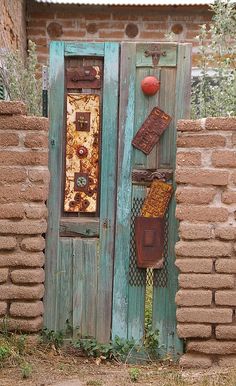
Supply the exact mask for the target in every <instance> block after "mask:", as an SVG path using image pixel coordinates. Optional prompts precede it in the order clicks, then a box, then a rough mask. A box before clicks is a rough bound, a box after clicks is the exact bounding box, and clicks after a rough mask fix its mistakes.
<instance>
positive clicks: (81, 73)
mask: <svg viewBox="0 0 236 386" xmlns="http://www.w3.org/2000/svg"><path fill="white" fill-rule="evenodd" d="M66 80H67V81H66V83H67V88H73V89H78V88H90V89H91V88H93V89H94V88H101V67H99V66H78V67H76V68H68V69H67V71H66Z"/></svg>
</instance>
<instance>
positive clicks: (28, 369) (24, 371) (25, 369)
mask: <svg viewBox="0 0 236 386" xmlns="http://www.w3.org/2000/svg"><path fill="white" fill-rule="evenodd" d="M31 374H32V365H31V364H30V363H28V362H25V363H24V364H22V365H21V376H22V378H23V379H27V378H29V377H30V376H31Z"/></svg>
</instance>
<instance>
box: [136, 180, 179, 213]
mask: <svg viewBox="0 0 236 386" xmlns="http://www.w3.org/2000/svg"><path fill="white" fill-rule="evenodd" d="M172 193H173V188H172V186H171V185H170V184H167V183H166V182H163V181H159V180H154V181H153V182H152V185H151V188H150V190H149V193H148V196H147V198H146V199H145V201H144V204H143V207H142V210H141V215H142V216H144V217H164V215H165V213H166V210H167V208H168V205H169V201H170V199H171V195H172Z"/></svg>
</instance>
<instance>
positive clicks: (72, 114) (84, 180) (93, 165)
mask: <svg viewBox="0 0 236 386" xmlns="http://www.w3.org/2000/svg"><path fill="white" fill-rule="evenodd" d="M99 119H100V117H99V95H94V94H77V93H70V94H68V95H67V128H66V176H65V200H64V210H65V211H66V212H84V213H95V212H96V210H97V192H98V166H99Z"/></svg>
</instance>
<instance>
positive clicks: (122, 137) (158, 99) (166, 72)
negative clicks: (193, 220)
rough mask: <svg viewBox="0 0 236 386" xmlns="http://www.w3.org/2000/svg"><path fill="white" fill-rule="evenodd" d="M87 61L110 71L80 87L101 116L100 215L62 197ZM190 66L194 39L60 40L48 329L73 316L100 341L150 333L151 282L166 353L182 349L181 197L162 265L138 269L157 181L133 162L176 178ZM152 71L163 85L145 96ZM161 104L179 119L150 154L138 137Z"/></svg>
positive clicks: (55, 50)
mask: <svg viewBox="0 0 236 386" xmlns="http://www.w3.org/2000/svg"><path fill="white" fill-rule="evenodd" d="M157 49H158V50H160V51H162V52H165V54H164V55H161V56H160V60H159V62H158V63H157V62H156V59H155V55H153V52H154V53H155V51H156V50H157ZM119 52H120V56H119ZM81 66H95V67H96V66H100V67H101V68H102V73H103V82H102V88H101V89H99V90H98V89H95V90H92V89H90V90H88V89H85V90H84V89H83V88H81V89H80V90H78V89H77V93H81V94H86V93H89V94H96V95H98V96H99V98H100V102H101V109H100V116H102V118H101V151H100V163H99V165H100V166H99V169H100V188H99V192H100V194H99V207H100V209H99V211H97V213H96V214H91V213H90V214H88V213H87V214H83V215H81V213H80V214H78V213H77V214H75V213H69V214H68V213H66V212H65V210H64V209H65V207H64V206H63V200H64V194H65V189H64V181H65V174H66V172H65V169H64V165H65V164H66V159H67V153H66V152H65V149H66V146H67V145H66V135H65V130H66V121H65V119H66V109H65V106H66V104H65V103H66V95H67V94H68V90H67V89H66V81H65V72H66V70H67V69H71V68H78V67H81ZM190 71H191V46H190V45H188V44H173V43H160V44H157V43H148V44H144V43H142V44H141V43H121V44H120V45H119V44H118V43H64V42H54V43H52V45H51V51H50V143H49V146H50V170H51V184H50V196H49V201H48V207H49V220H48V232H47V243H46V255H47V259H46V295H45V311H46V312H45V325H46V326H47V327H48V328H49V329H54V330H55V329H56V330H60V329H64V328H65V327H66V324H67V322H68V324H69V325H70V326H71V327H72V328H73V330H74V331H75V332H78V333H79V334H80V335H81V336H93V337H96V338H97V339H98V340H99V341H108V340H109V339H110V338H111V337H113V338H114V337H115V336H116V335H117V336H119V337H123V338H131V337H133V338H135V340H136V341H139V340H140V339H142V337H143V335H144V333H145V330H144V318H145V308H146V300H145V299H146V291H147V288H148V290H149V291H150V290H151V291H152V307H151V308H152V324H153V329H158V330H159V334H160V335H159V343H160V346H161V349H162V353H161V354H162V355H165V354H166V353H170V354H172V355H173V356H175V357H176V356H177V355H178V353H181V351H182V342H181V341H180V340H179V339H178V337H177V334H176V316H175V312H176V308H175V301H174V299H175V293H176V291H177V271H176V268H175V265H174V261H175V254H174V245H175V242H176V239H177V224H176V219H175V201H174V197H173V198H172V200H171V203H170V205H169V209H168V213H167V215H166V226H165V263H164V267H163V268H162V269H160V270H146V269H138V268H137V264H136V251H135V243H134V219H135V217H136V216H137V215H139V213H140V209H141V206H142V204H143V202H144V199H145V197H146V195H147V192H148V189H149V184H148V183H142V184H140V183H137V181H135V179H134V178H133V177H132V176H133V171H136V172H137V171H138V172H140V170H141V171H147V172H150V171H151V172H157V171H158V172H161V173H164V174H166V175H167V176H168V182H170V183H172V184H173V186H174V178H173V176H174V167H175V149H176V143H175V141H176V123H177V120H178V119H179V118H188V117H189V107H190V106H189V101H190ZM147 75H155V76H157V77H158V78H159V79H160V82H161V88H160V91H159V92H158V93H157V94H156V95H155V96H152V97H147V96H145V95H144V94H143V93H142V91H141V88H140V84H141V81H142V79H143V78H144V77H145V76H147ZM72 91H73V90H72ZM118 106H119V107H118ZM155 106H159V107H160V108H161V109H162V110H164V111H165V112H166V113H168V114H169V115H170V116H171V117H172V121H171V124H170V126H169V128H168V129H167V130H166V131H165V132H164V134H163V135H162V137H161V140H160V143H159V144H158V145H157V146H155V148H154V149H153V150H152V152H151V153H150V154H149V155H148V156H146V155H145V154H143V153H142V152H141V151H139V150H136V149H134V148H133V146H132V144H131V142H132V139H133V137H134V135H135V133H136V132H137V131H138V129H139V128H140V126H141V125H142V123H143V122H144V120H145V119H146V117H147V116H148V114H149V113H150V111H151V109H152V108H153V107H155ZM67 115H68V113H67ZM118 116H119V117H118ZM80 177H81V176H80ZM82 177H83V176H82Z"/></svg>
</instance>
